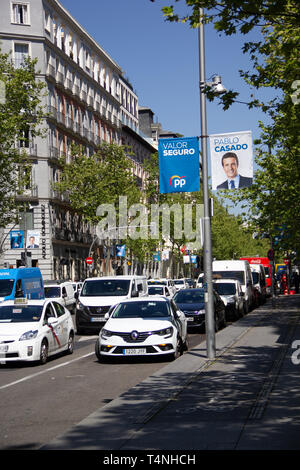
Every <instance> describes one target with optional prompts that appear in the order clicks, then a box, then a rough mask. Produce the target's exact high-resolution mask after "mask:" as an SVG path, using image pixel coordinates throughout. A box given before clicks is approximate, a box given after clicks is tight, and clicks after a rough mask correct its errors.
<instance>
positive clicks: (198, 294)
mask: <svg viewBox="0 0 300 470" xmlns="http://www.w3.org/2000/svg"><path fill="white" fill-rule="evenodd" d="M174 301H175V302H176V303H177V304H195V303H199V302H204V290H203V291H202V290H201V291H199V290H196V289H192V290H190V291H184V290H181V291H179V292H177V294H175V295H174Z"/></svg>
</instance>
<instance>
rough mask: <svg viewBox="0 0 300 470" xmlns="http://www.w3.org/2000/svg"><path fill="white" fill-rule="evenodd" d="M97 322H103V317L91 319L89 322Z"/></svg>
mask: <svg viewBox="0 0 300 470" xmlns="http://www.w3.org/2000/svg"><path fill="white" fill-rule="evenodd" d="M97 321H98V322H99V321H105V318H104V317H92V318H91V322H97Z"/></svg>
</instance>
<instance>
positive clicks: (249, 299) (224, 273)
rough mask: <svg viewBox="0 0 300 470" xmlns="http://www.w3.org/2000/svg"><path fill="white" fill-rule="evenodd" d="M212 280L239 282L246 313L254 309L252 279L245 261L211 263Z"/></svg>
mask: <svg viewBox="0 0 300 470" xmlns="http://www.w3.org/2000/svg"><path fill="white" fill-rule="evenodd" d="M212 271H213V273H212V274H213V278H214V279H237V280H238V281H240V283H241V286H242V290H243V292H244V296H245V305H246V312H247V313H248V312H249V311H250V310H251V309H252V308H254V307H255V295H254V289H253V279H252V275H251V270H250V265H249V262H248V261H246V260H243V261H241V260H222V261H213V263H212Z"/></svg>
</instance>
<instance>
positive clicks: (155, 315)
mask: <svg viewBox="0 0 300 470" xmlns="http://www.w3.org/2000/svg"><path fill="white" fill-rule="evenodd" d="M106 318H108V319H107V322H106V323H105V325H104V327H103V328H102V329H101V331H100V333H99V338H98V339H97V341H96V344H95V353H96V356H97V358H98V360H99V361H101V359H102V358H103V357H104V356H106V357H107V356H110V357H116V356H123V357H124V356H151V355H152V356H158V355H169V356H170V357H171V358H173V359H176V358H177V357H178V356H179V355H180V354H181V353H182V351H183V350H184V349H187V347H188V344H187V320H186V317H185V315H184V313H183V312H181V311H180V310H179V309H178V307H177V306H176V304H175V302H174V301H173V300H172V299H170V298H168V299H167V298H165V297H157V298H154V297H148V298H146V297H144V298H143V299H141V298H135V299H128V300H123V301H122V302H120V303H119V304H117V305H116V306H115V307H114V308H113V309H112V311H111V313H110V314H109V313H107V314H106Z"/></svg>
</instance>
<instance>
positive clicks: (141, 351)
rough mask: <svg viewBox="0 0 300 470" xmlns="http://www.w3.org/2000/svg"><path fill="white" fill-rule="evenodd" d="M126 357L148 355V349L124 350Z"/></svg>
mask: <svg viewBox="0 0 300 470" xmlns="http://www.w3.org/2000/svg"><path fill="white" fill-rule="evenodd" d="M123 354H124V356H139V355H142V354H146V348H130V349H123Z"/></svg>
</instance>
